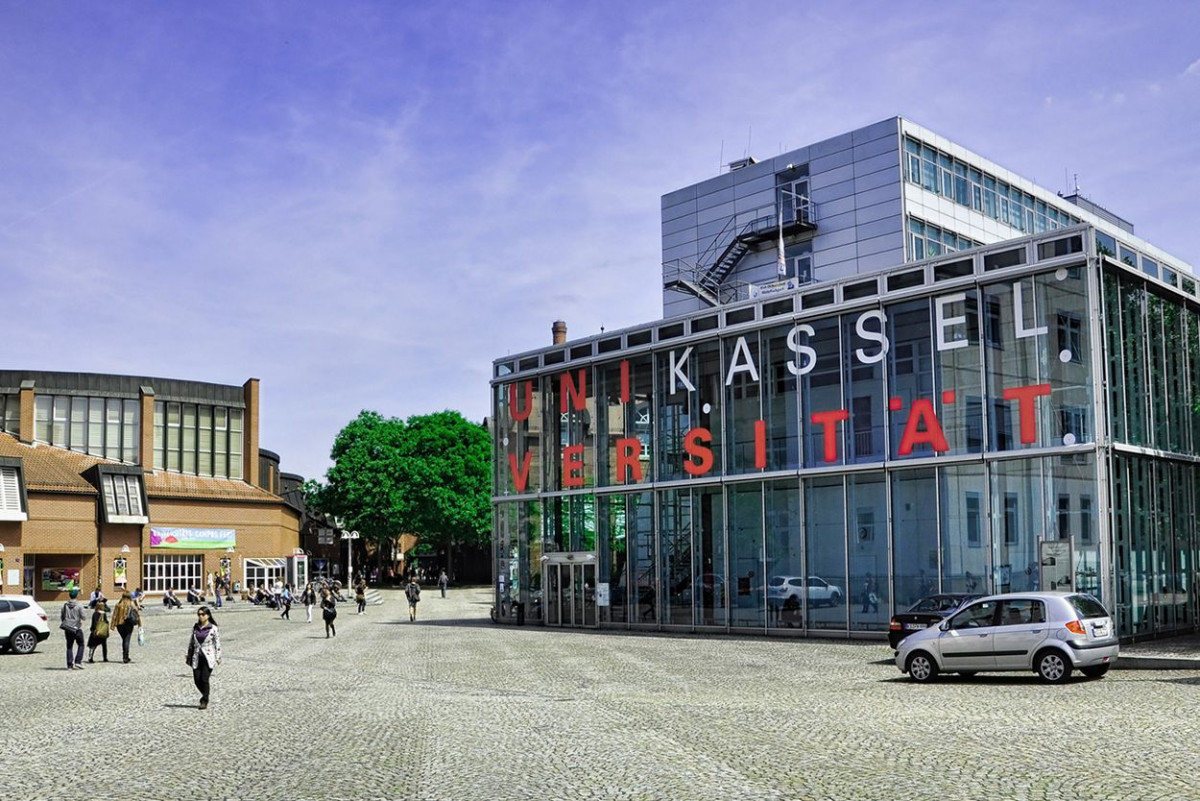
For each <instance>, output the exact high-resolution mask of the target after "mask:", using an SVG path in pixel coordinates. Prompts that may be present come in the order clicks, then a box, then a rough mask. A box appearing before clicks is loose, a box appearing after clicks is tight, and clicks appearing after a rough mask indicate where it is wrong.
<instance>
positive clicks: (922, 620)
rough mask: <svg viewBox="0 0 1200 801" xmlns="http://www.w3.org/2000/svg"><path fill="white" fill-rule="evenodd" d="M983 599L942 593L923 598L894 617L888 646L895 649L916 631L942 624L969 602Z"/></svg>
mask: <svg viewBox="0 0 1200 801" xmlns="http://www.w3.org/2000/svg"><path fill="white" fill-rule="evenodd" d="M981 597H982V596H981V595H980V594H979V593H956V592H940V593H938V594H936V595H930V596H929V597H927V598H922V599H921V600H919V601H917V602H916V603H915V604H913V605H912V606H910V607H909V608H908V610H907V611H905V612H897V613H896V614H894V615H893V616H892V622H891V623H890V624H888V644H889V645H891V646H892V648H895V647H896V646H898V645H899V644H900V641H901V640H903V639H904V638H905V637H907V636H908V635H910V634H912V633H913V632H914V631H920V630H921V629H927V628H929V627H930V626H932V625H933V624H934V623H941V622H942V621H943V620H945V619H946V618H947V617H949V615H950V613H951V612H953V611H954V610H956V609H958V608H959V607H960V606H962V605H963V604H964V603H966V602H967V601H972V600H974V599H976V598H981Z"/></svg>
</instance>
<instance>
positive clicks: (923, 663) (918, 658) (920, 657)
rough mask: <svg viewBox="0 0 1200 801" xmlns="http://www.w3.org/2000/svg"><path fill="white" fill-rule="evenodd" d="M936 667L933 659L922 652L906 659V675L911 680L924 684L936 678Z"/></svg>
mask: <svg viewBox="0 0 1200 801" xmlns="http://www.w3.org/2000/svg"><path fill="white" fill-rule="evenodd" d="M937 674H938V666H937V662H934V661H933V657H932V656H930V655H929V654H927V653H925V652H924V651H917V652H916V653H915V654H913V655H912V656H910V657H909V658H908V675H909V676H912V680H913V681H916V682H920V683H921V684H925V683H927V682H931V681H933V680H934V679H936V678H937Z"/></svg>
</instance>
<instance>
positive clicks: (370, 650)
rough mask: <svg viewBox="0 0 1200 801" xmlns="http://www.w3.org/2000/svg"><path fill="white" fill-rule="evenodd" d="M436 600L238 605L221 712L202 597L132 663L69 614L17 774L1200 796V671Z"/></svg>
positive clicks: (76, 792)
mask: <svg viewBox="0 0 1200 801" xmlns="http://www.w3.org/2000/svg"><path fill="white" fill-rule="evenodd" d="M48 611H50V612H51V615H52V617H53V616H55V615H57V611H58V610H57V609H51V610H48ZM419 617H420V619H419V620H418V621H417V622H416V623H410V622H409V621H408V619H407V618H408V615H407V611H406V607H405V605H404V604H403V599H402V596H401V594H400V593H399V592H394V591H390V590H389V591H385V592H384V603H383V604H382V605H380V606H373V607H370V608H369V609H368V612H367V614H366V615H363V616H358V615H355V614H354V613H353V604H345V605H342V607H341V614H340V615H339V617H338V626H337V628H338V634H337V637H336V638H333V639H326V638H325V635H324V631H323V627H322V625H321V623H320V620H319V619H318V620H317V621H316V622H314V623H312V624H311V625H309V624H306V623H305V622H304V611H303V609H302V608H301V609H295V610H293V613H292V618H293V619H292V620H291V621H290V622H289V621H282V620H279V619H278V618H277V617H276V615H274V614H273V613H272V612H270V611H269V610H265V609H257V608H256V609H253V610H249V609H247V605H246V604H238V605H237V606H236V608H235V609H234V610H230V609H225V610H221V611H219V612H217V622H218V623H219V624H220V625H221V631H222V641H223V645H224V649H225V661H224V664H223V665H222V666H221V667H220V668H218V669H217V671H216V672H215V673H214V675H213V694H212V705H211V706H210V708H209V709H208V710H205V711H200V710H198V709H197V708H196V702H197V700H198V696H197V693H196V692H195V690H194V688H193V686H192V681H191V672H190V670H189V669H188V668H187V667H186V666H185V665H184V648H185V644H186V637H187V630H188V629H189V628H190V625H191V622H192V621H193V620H194V619H195V616H194V614H192V612H191V610H190V609H186V608H185V609H184V610H182V611H173V612H170V613H167V612H164V611H162V610H161V609H159V610H154V612H153V613H151V614H149V615H148V616H147V632H148V637H147V642H146V645H145V646H143V647H138V646H137V645H134V646H133V648H134V653H133V656H134V662H133V663H132V664H129V665H123V664H120V663H119V662H117V663H110V664H95V665H90V664H89V665H87V666H86V669H85V670H82V671H67V670H66V669H65V667H64V658H63V655H62V650H63V639H62V636H61V634H60V632H59V631H58V630H57V629H55V630H54V632H53V634H52V636H51V639H50V640H49V641H47V642H46V643H43V644H42V645H40V646H39V647H38V650H37V651H36V652H35V653H34V654H32V655H30V656H26V657H18V656H13V655H3V656H0V717H2V720H3V732H4V734H3V747H2V749H0V767H2V770H0V797H2V798H4V799H5V800H6V801H16V800H17V799H59V798H76V799H105V800H107V799H113V800H114V801H115V800H117V799H119V800H120V801H131V800H136V801H143V800H145V799H188V800H189V801H191V800H193V799H195V801H203V800H204V799H253V801H274V799H486V800H487V801H498V800H502V799H706V800H707V799H839V800H841V799H918V798H919V799H926V798H930V799H946V800H948V801H949V800H951V799H973V800H974V799H1022V800H1023V801H1024V800H1025V799H1054V801H1061V800H1062V799H1196V798H1200V751H1198V750H1197V748H1196V746H1195V744H1196V743H1197V742H1200V715H1197V714H1196V710H1197V709H1200V670H1196V671H1189V670H1174V671H1155V670H1117V671H1113V672H1111V673H1110V674H1109V675H1108V676H1107V677H1106V678H1104V679H1101V680H1097V681H1089V680H1082V679H1077V680H1075V681H1073V682H1072V683H1070V684H1068V685H1066V686H1061V687H1060V686H1045V685H1042V684H1039V683H1038V682H1037V681H1036V680H1035V679H1034V677H1033V676H1032V675H1023V674H1022V675H1016V674H997V675H993V676H978V677H975V678H974V679H971V680H963V679H960V678H958V677H950V678H947V679H946V680H944V681H941V682H939V683H937V684H934V685H932V686H919V685H916V684H913V683H911V682H909V681H908V680H907V679H905V678H902V677H901V675H900V673H899V671H897V670H896V669H895V667H894V666H893V665H892V664H891V661H890V659H889V657H890V654H891V652H890V650H889V649H888V648H887V647H886V645H882V644H865V645H864V644H854V643H848V642H814V641H793V640H787V641H784V640H770V639H762V638H758V639H751V638H736V637H718V638H699V637H682V636H666V635H646V634H638V635H626V634H621V633H613V632H580V631H550V630H543V629H536V630H534V629H522V628H513V627H501V626H494V625H492V624H491V623H490V622H488V620H487V617H488V600H487V594H486V592H485V591H482V590H452V591H451V593H450V597H449V598H447V599H441V598H439V597H437V593H436V591H432V590H427V591H426V593H425V596H424V599H423V600H422V602H421V605H420V616H419ZM111 645H113V646H115V649H111V648H110V654H109V658H110V659H113V658H118V659H119V656H120V653H119V651H120V644H119V641H118V640H117V639H116V638H114V639H113V641H112V642H111ZM114 650H115V654H114Z"/></svg>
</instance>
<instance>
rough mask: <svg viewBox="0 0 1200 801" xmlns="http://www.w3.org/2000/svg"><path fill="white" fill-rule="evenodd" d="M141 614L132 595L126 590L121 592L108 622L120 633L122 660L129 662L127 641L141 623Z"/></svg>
mask: <svg viewBox="0 0 1200 801" xmlns="http://www.w3.org/2000/svg"><path fill="white" fill-rule="evenodd" d="M141 622H142V614H141V612H139V611H138V608H137V604H135V603H134V602H133V596H132V595H130V594H129V593H127V592H123V593H121V600H119V601H117V608H116V609H114V610H113V614H112V620H111V621H110V624H111V625H112V626H113V627H115V628H116V630H117V634H120V635H121V658H122V661H124V662H130V661H131V660H130V659H129V641H130V639H131V638H132V637H133V630H134V629H135V628H137V627H138V626H139V625H141Z"/></svg>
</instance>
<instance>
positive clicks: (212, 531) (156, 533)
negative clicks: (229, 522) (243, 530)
mask: <svg viewBox="0 0 1200 801" xmlns="http://www.w3.org/2000/svg"><path fill="white" fill-rule="evenodd" d="M236 535H237V530H236V529H232V528H161V527H158V526H154V527H151V529H150V547H151V548H185V549H187V550H193V551H194V550H207V551H214V550H222V551H223V550H225V549H226V548H232V547H233V546H235V545H237V536H236Z"/></svg>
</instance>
